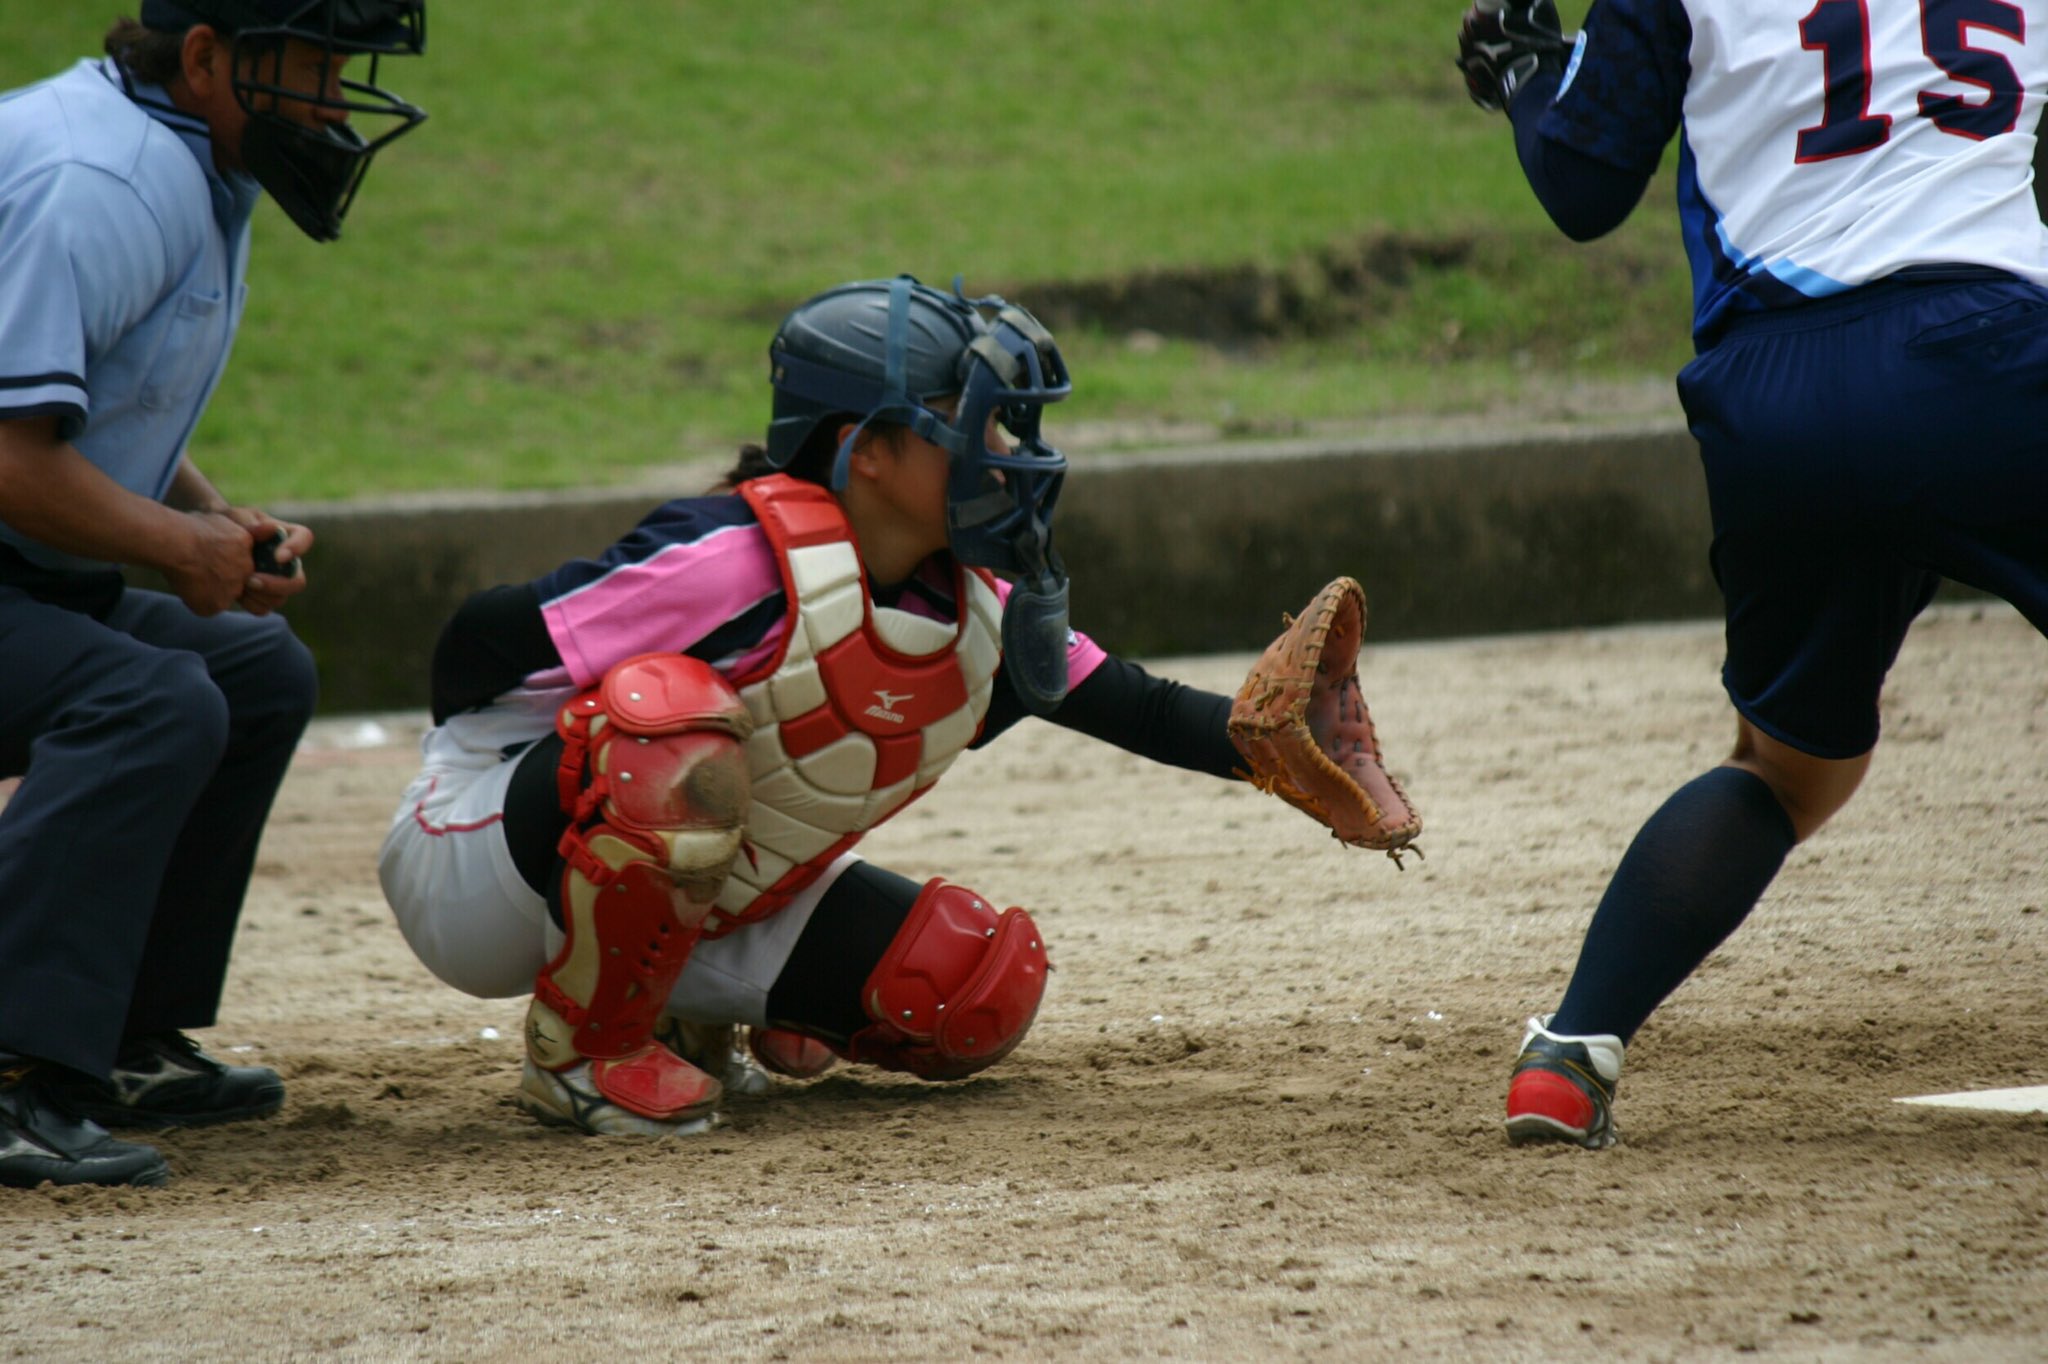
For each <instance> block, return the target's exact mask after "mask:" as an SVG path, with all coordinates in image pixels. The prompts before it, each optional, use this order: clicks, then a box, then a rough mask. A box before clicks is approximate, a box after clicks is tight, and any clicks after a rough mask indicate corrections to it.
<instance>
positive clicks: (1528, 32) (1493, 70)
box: [1458, 0, 1572, 114]
mask: <svg viewBox="0 0 2048 1364" xmlns="http://www.w3.org/2000/svg"><path fill="white" fill-rule="evenodd" d="M1571 47H1572V45H1571V44H1570V43H1569V42H1567V41H1566V40H1565V36H1564V26H1563V25H1562V24H1560V23H1559V22H1558V18H1557V6H1556V4H1554V3H1553V0H1506V3H1505V4H1503V3H1502V0H1478V3H1476V4H1474V5H1473V6H1472V8H1470V9H1468V10H1466V11H1465V21H1464V23H1462V24H1460V25H1459V26H1458V69H1459V70H1460V71H1463V72H1464V73H1465V91H1466V93H1467V94H1469V95H1471V96H1472V102H1473V103H1474V104H1476V105H1478V106H1479V107H1480V108H1482V109H1484V110H1486V112H1488V113H1489V114H1497V113H1501V112H1502V111H1504V110H1505V109H1506V108H1507V107H1508V106H1509V105H1510V104H1513V103H1514V102H1515V96H1516V95H1517V94H1519V93H1520V92H1521V89H1522V87H1523V86H1525V85H1527V84H1528V83H1529V78H1530V77H1532V76H1534V75H1535V74H1536V73H1537V72H1539V71H1562V70H1564V64H1565V58H1566V56H1567V55H1568V54H1569V53H1570V52H1571Z"/></svg>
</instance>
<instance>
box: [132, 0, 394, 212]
mask: <svg viewBox="0 0 2048 1364" xmlns="http://www.w3.org/2000/svg"><path fill="white" fill-rule="evenodd" d="M141 19H142V23H143V26H144V27H146V28H152V29H156V30H158V31H159V32H165V33H179V32H183V31H184V30H185V29H188V28H191V27H192V26H193V25H195V24H206V25H208V26H210V27H212V28H214V29H215V30H217V31H218V32H220V33H221V34H222V35H223V36H225V37H227V38H229V39H230V40H231V41H232V42H233V44H234V71H235V98H236V100H237V101H238V102H239V103H240V104H241V106H242V108H243V109H244V110H245V111H246V112H247V113H248V115H249V123H248V127H247V128H246V129H245V130H244V131H243V134H242V148H241V158H242V164H243V165H245V166H246V167H248V170H249V173H250V174H251V175H253V176H255V177H256V181H257V183H258V184H260V185H262V186H263V188H264V189H265V190H266V191H267V192H268V193H269V195H270V197H271V198H273V199H275V200H277V204H278V207H280V208H282V209H283V210H284V211H285V213H286V214H287V215H289V216H290V218H291V220H292V221H293V222H295V223H297V224H298V225H299V228H300V230H301V231H303V232H304V233H305V234H306V235H307V236H309V237H311V238H312V239H313V240H314V241H321V242H325V241H332V240H334V239H335V238H336V237H338V236H340V235H341V220H342V217H343V216H344V215H345V214H347V212H348V209H349V205H350V204H351V203H353V202H354V201H355V197H356V190H357V189H358V188H360V187H361V185H362V182H363V175H364V173H365V172H367V171H368V170H369V168H370V158H371V157H373V156H375V155H376V154H377V152H378V151H379V150H380V149H381V148H382V147H384V145H385V144H387V143H389V142H391V141H392V140H394V139H396V138H398V137H401V136H403V135H404V134H406V133H409V132H411V131H412V130H413V129H414V128H416V127H418V126H419V125H420V124H421V123H422V122H424V121H425V120H426V117H427V116H426V113H425V112H424V111H423V110H421V109H419V108H418V107H416V106H414V105H411V104H408V103H406V102H405V101H404V100H402V99H400V98H399V97H398V96H397V95H394V94H392V93H391V92H390V91H388V90H384V89H381V88H379V87H378V85H377V63H378V60H379V59H380V58H383V57H392V56H418V55H419V54H420V53H421V52H422V51H424V50H425V48H426V42H427V6H426V0H142V15H141ZM291 38H295V39H298V40H299V41H301V42H305V43H310V44H312V45H313V46H314V47H317V48H319V49H320V50H321V52H322V53H323V54H324V61H327V62H331V61H333V60H335V59H336V58H338V57H349V56H355V55H364V56H367V57H368V58H369V59H370V64H369V70H368V71H366V72H364V73H363V78H362V79H360V80H344V81H342V82H340V90H341V93H340V96H339V97H338V98H336V97H333V96H330V95H329V94H328V93H327V89H328V82H327V80H326V76H327V70H326V67H325V65H324V63H323V67H322V73H321V74H322V83H321V89H320V90H318V91H315V92H308V91H305V90H299V89H295V88H293V87H291V86H288V85H285V84H283V83H282V79H281V77H282V69H281V67H282V58H283V51H284V44H285V40H286V39H291ZM279 100H288V101H291V102H292V103H295V104H308V105H314V106H317V107H319V108H323V109H338V110H342V111H343V112H345V113H347V114H348V115H350V116H351V117H353V116H355V115H369V116H371V117H380V118H386V119H394V120H396V123H395V124H394V125H392V126H388V127H385V128H384V129H383V130H382V131H381V132H379V133H378V134H377V135H376V136H374V137H370V138H365V137H364V136H363V134H362V133H361V132H359V131H358V130H357V129H356V128H354V127H352V126H351V125H350V124H348V123H345V122H337V123H323V124H321V125H319V126H318V127H311V126H308V125H306V124H303V123H298V122H295V121H293V120H292V119H288V118H286V117H284V116H283V115H281V114H279V113H278V112H277V111H276V109H277V102H278V101H279Z"/></svg>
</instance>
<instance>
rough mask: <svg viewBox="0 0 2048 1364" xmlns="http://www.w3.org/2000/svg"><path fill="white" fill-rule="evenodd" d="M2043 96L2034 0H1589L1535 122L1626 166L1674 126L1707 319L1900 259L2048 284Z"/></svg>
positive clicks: (1650, 160)
mask: <svg viewBox="0 0 2048 1364" xmlns="http://www.w3.org/2000/svg"><path fill="white" fill-rule="evenodd" d="M2029 11H2031V13H2029ZM2044 95H2048V0H2025V3H2024V4H2008V3H2005V0H1819V3H1804V2H1803V0H1802V3H1800V4H1797V5H1785V4H1781V3H1772V0H1600V3H1598V4H1596V5H1595V7H1594V8H1593V10H1592V12H1591V13H1590V14H1589V15H1588V16H1587V21H1586V30H1585V33H1584V35H1583V36H1582V37H1581V40H1580V45H1579V48H1578V50H1577V51H1576V52H1575V53H1574V55H1573V59H1572V62H1571V66H1570V68H1569V71H1568V74H1567V78H1566V81H1565V83H1564V85H1563V86H1562V88H1561V89H1560V91H1559V93H1558V96H1557V99H1556V101H1555V103H1554V104H1553V106H1552V108H1551V109H1550V110H1549V111H1548V112H1547V113H1546V115H1545V122H1544V124H1543V131H1544V133H1545V135H1546V136H1553V137H1559V138H1560V139H1561V140H1563V141H1565V142H1568V143H1570V144H1572V145H1573V146H1575V147H1577V148H1578V149H1579V150H1582V151H1585V152H1586V153H1588V154H1590V155H1593V156H1597V157H1600V158H1601V159H1603V160H1605V161H1608V162H1610V163H1611V164H1615V165H1618V166H1622V167H1624V168H1635V167H1639V166H1643V165H1645V164H1647V165H1652V166H1653V165H1655V163H1656V154H1657V152H1659V151H1661V149H1662V147H1663V145H1664V143H1665V141H1667V140H1668V139H1669V137H1670V134H1671V131H1672V129H1673V127H1674V125H1676V124H1679V123H1681V122H1682V126H1683V132H1684V140H1683V144H1682V147H1681V160H1680V166H1679V189H1678V194H1679V205H1680V210H1681V214H1682V218H1683V223H1684V229H1685V235H1686V245H1687V249H1688V252H1689V254H1690V256H1691V258H1692V264H1693V269H1694V277H1695V296H1696V303H1697V305H1698V306H1697V312H1698V316H1697V318H1696V324H1697V325H1698V326H1700V327H1702V328H1704V327H1705V326H1706V325H1707V324H1709V323H1710V322H1711V321H1712V320H1714V319H1715V318H1716V317H1718V316H1719V315H1720V314H1721V313H1722V312H1724V311H1728V310H1735V311H1747V310H1753V309H1756V308H1759V307H1763V308H1768V307H1774V306H1780V305H1782V304H1786V303H1794V302H1798V301H1800V300H1802V299H1807V298H1817V297H1824V296H1826V295H1828V294H1833V293H1839V292H1841V291H1842V290H1845V289H1849V288H1853V287H1855V286H1857V285H1859V284H1864V283H1868V282H1869V281H1871V280H1873V279H1877V278H1880V277H1882V276H1885V275H1888V274H1891V273H1893V272H1895V271H1897V270H1900V269H1903V268H1906V267H1910V266H1939V265H1974V266H1987V267H1991V268H1995V269H2001V270H2006V271H2009V272H2011V273H2012V274H2015V275H2018V276H2020V277H2022V278H2025V279H2029V280H2032V281H2034V282H2037V283H2043V284H2048V228H2044V227H2043V226H2042V223H2041V220H2040V216H2039V213H2038V210H2037V209H2036V207H2035V202H2034V197H2033V193H2032V180H2033V175H2032V165H2033V158H2034V144H2035V129H2036V125H2037V124H2038V123H2039V121H2040V116H2041V109H2042V101H2043V98H2044ZM1646 152H1647V157H1646Z"/></svg>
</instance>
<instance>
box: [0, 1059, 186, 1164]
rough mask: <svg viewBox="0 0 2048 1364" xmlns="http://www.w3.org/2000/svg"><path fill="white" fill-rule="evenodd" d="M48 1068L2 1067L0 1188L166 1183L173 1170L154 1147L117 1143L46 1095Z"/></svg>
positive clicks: (11, 1063)
mask: <svg viewBox="0 0 2048 1364" xmlns="http://www.w3.org/2000/svg"><path fill="white" fill-rule="evenodd" d="M51 1074H52V1071H51V1069H50V1068H47V1067H41V1066H38V1065H36V1064H35V1063H34V1062H31V1061H15V1060H10V1061H9V1062H8V1063H7V1064H6V1065H5V1067H4V1068H0V1185H5V1186H7V1187H10V1188H15V1189H33V1188H34V1187H36V1185H38V1184H41V1183H42V1182H43V1181H44V1180H48V1181H49V1182H50V1183H52V1184H166V1183H169V1182H170V1178H171V1167H170V1166H168V1165H166V1164H164V1158H163V1157H162V1156H160V1155H158V1154H157V1152H156V1148H155V1147H153V1146H141V1145H138V1144H136V1143H135V1142H132V1141H118V1140H116V1139H115V1138H113V1137H110V1136H108V1135H107V1129H106V1128H104V1127H101V1126H100V1125H99V1124H98V1123H96V1122H93V1121H91V1120H89V1119H86V1118H81V1117H79V1116H78V1115H76V1114H74V1113H71V1112H68V1111H66V1109H65V1107H64V1104H63V1101H62V1100H61V1099H58V1098H56V1097H54V1096H53V1095H52V1094H51V1093H50V1092H49V1089H50V1086H49V1083H48V1082H49V1079H50V1076H51Z"/></svg>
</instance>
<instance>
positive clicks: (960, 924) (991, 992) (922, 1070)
mask: <svg viewBox="0 0 2048 1364" xmlns="http://www.w3.org/2000/svg"><path fill="white" fill-rule="evenodd" d="M1048 969H1049V968H1048V963H1047V961H1046V955H1045V941H1044V939H1043V938H1042V937H1040V935H1039V932H1038V925H1037V924H1035V923H1033V922H1032V921H1031V916H1030V915H1029V914H1026V913H1025V912H1024V911H1023V910H1021V909H1009V910H1005V911H1003V912H1001V913H998V912H997V911H996V910H995V908H994V907H993V906H991V905H990V904H989V903H988V902H987V901H985V900H983V899H982V898H981V897H980V896H978V895H976V894H975V893H974V892H973V891H971V890H967V889H965V888H964V887H961V886H956V885H952V884H950V883H948V882H946V881H941V880H932V881H928V882H926V883H925V887H924V889H923V890H922V891H920V892H919V893H918V897H917V900H916V902H915V903H913V904H912V905H911V907H910V913H909V914H908V915H907V916H905V918H904V920H903V927H902V928H901V929H899V930H897V933H896V937H895V938H894V940H892V941H891V942H890V944H889V949H888V950H887V951H886V952H884V953H883V954H882V959H881V961H879V962H877V963H876V964H875V969H874V970H873V971H871V972H870V973H869V974H868V979H867V983H866V985H865V986H863V987H862V992H861V1004H862V1007H863V1008H864V1009H865V1010H866V1011H867V1015H868V1017H869V1018H871V1019H873V1020H874V1023H873V1025H872V1026H870V1027H867V1028H863V1029H862V1030H861V1031H859V1032H857V1033H855V1034H854V1035H853V1036H852V1037H851V1038H850V1039H848V1042H847V1047H846V1055H847V1058H848V1059H849V1060H854V1061H866V1062H868V1063H870V1064H872V1065H877V1066H881V1067H882V1068H884V1069H885V1070H903V1071H908V1072H910V1073H911V1074H913V1075H917V1076H920V1077H922V1078H924V1079H927V1080H958V1079H962V1078H964V1077H966V1076H969V1075H972V1074H974V1073H975V1072H976V1071H978V1070H984V1069H986V1068H988V1067H989V1066H992V1065H994V1064H995V1063H996V1062H998V1061H1000V1060H1002V1059H1003V1057H1005V1056H1007V1055H1009V1054H1010V1052H1011V1051H1012V1050H1013V1049H1015V1047H1016V1045H1017V1044H1018V1043H1019V1042H1021V1041H1023V1040H1024V1034H1025V1033H1026V1032H1028V1031H1030V1029H1031V1022H1032V1020H1033V1019H1035V1018H1036V1017H1037V1016H1038V1002H1039V1000H1040V999H1042V998H1043V997H1044V995H1045V974H1046V971H1047V970H1048Z"/></svg>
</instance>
